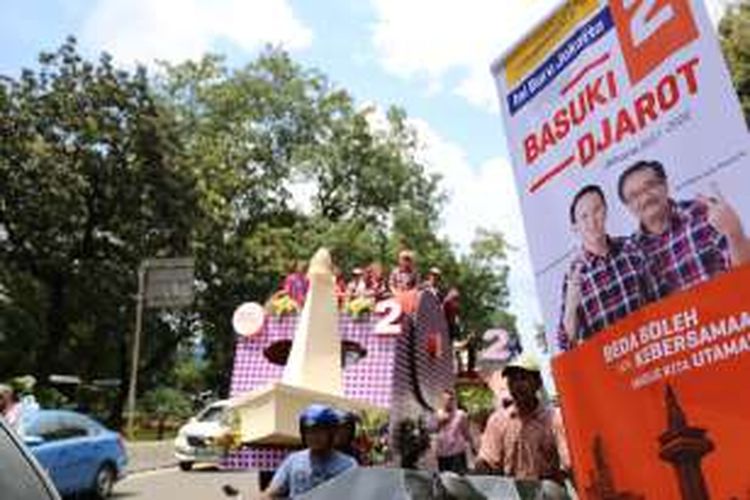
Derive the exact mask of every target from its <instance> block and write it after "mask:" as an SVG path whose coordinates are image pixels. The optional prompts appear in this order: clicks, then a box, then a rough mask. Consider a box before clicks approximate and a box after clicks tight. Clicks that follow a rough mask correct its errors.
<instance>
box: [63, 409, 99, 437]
mask: <svg viewBox="0 0 750 500" xmlns="http://www.w3.org/2000/svg"><path fill="white" fill-rule="evenodd" d="M62 426H63V428H64V429H66V430H67V432H68V433H70V434H71V435H72V436H87V435H88V436H91V435H94V434H97V433H98V432H99V431H100V430H101V427H100V426H99V424H97V423H96V422H94V421H93V420H91V419H90V418H88V417H86V416H84V415H79V414H77V413H65V414H63V415H62Z"/></svg>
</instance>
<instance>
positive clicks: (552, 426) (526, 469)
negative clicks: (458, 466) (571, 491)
mask: <svg viewBox="0 0 750 500" xmlns="http://www.w3.org/2000/svg"><path fill="white" fill-rule="evenodd" d="M479 458H480V459H482V460H484V461H485V462H487V463H488V464H489V465H490V467H492V468H493V469H494V470H496V471H497V472H499V473H500V474H502V475H505V476H511V477H514V478H516V479H534V480H540V479H554V478H555V477H558V475H559V472H560V470H561V469H567V468H568V467H569V465H570V458H569V456H568V447H567V443H566V440H565V430H564V428H563V426H562V419H561V418H560V414H559V412H557V410H555V409H553V408H549V407H544V406H542V405H541V404H540V405H539V406H538V407H537V409H536V410H534V412H533V413H532V414H531V415H528V416H526V417H520V416H519V415H518V413H517V412H516V411H515V410H512V411H508V410H497V411H495V413H493V414H492V416H491V417H490V419H489V420H488V421H487V426H486V427H485V430H484V434H482V441H481V447H480V449H479Z"/></svg>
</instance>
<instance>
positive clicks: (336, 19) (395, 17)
mask: <svg viewBox="0 0 750 500" xmlns="http://www.w3.org/2000/svg"><path fill="white" fill-rule="evenodd" d="M722 1H725V0H708V2H707V3H708V4H709V8H711V9H712V10H713V11H714V12H716V10H717V9H718V4H719V3H721V2H722ZM555 3H557V2H556V1H555V0H495V1H494V2H488V1H486V0H462V1H461V2H429V1H426V0H356V1H355V0H349V1H347V0H325V1H321V0H317V1H314V0H304V1H303V0H213V1H211V0H32V1H25V2H22V1H17V0H16V1H14V0H4V1H3V2H2V4H3V5H2V7H3V16H2V18H0V46H2V47H3V50H2V51H1V52H0V74H5V75H10V76H17V75H18V73H19V71H20V69H21V68H22V67H29V66H33V65H34V62H35V59H36V55H37V54H38V53H39V51H41V50H53V49H54V48H56V47H57V46H58V45H59V44H60V43H61V42H62V41H63V39H64V37H65V36H66V35H68V34H72V35H75V36H76V37H77V38H78V39H79V42H80V44H81V47H82V50H83V51H84V52H86V53H87V54H88V55H92V56H93V55H95V54H97V53H98V52H101V51H102V50H107V51H108V52H110V53H112V54H113V55H114V56H115V59H116V61H117V62H119V63H120V64H124V65H130V64H132V63H133V61H135V60H138V61H140V62H144V63H146V64H149V63H152V62H153V61H154V60H155V59H157V58H158V59H167V60H170V61H172V62H178V61H181V60H184V59H185V58H191V57H198V56H200V54H202V53H204V52H207V51H210V52H220V53H224V54H226V55H227V57H228V61H229V63H230V64H231V65H235V66H239V65H242V64H244V63H246V62H248V61H249V60H251V59H252V58H253V57H254V55H256V54H257V52H258V50H260V48H261V47H262V46H263V45H264V44H265V43H268V42H271V43H280V44H282V45H283V46H284V47H285V48H286V49H287V50H289V51H290V52H291V54H292V56H293V57H294V58H295V59H296V60H298V61H300V62H302V63H303V64H305V65H308V66H314V67H316V68H318V69H320V70H322V71H323V72H324V73H326V74H327V75H328V77H329V78H330V79H331V80H332V81H333V82H334V83H336V84H339V85H341V86H343V87H345V88H347V89H349V90H350V91H351V92H352V94H353V95H354V96H355V97H356V98H357V99H358V100H359V101H360V102H361V103H363V104H375V105H377V106H378V107H379V108H381V109H382V108H385V107H387V106H389V105H391V104H396V105H399V106H401V107H403V108H404V109H405V110H406V111H407V113H408V115H409V116H410V118H411V120H412V124H413V125H414V126H415V128H416V129H417V131H418V132H419V134H420V137H421V139H422V151H421V153H420V155H421V158H422V159H423V160H424V162H425V163H426V164H427V165H428V167H429V169H430V170H431V171H433V172H437V173H440V174H442V175H443V176H444V179H445V181H444V187H445V188H446V189H447V190H448V192H449V194H450V195H451V199H450V200H451V201H450V203H449V205H448V207H447V208H446V211H445V214H444V217H443V221H442V222H443V228H442V231H443V232H444V234H446V235H447V236H448V237H450V239H451V240H452V241H454V242H455V243H456V245H457V246H458V247H459V248H466V245H467V244H468V243H469V241H470V240H471V237H472V235H473V233H474V231H475V229H476V228H477V227H479V226H483V227H487V228H491V229H499V230H501V231H503V232H504V233H505V234H506V236H507V238H508V240H509V241H510V242H511V243H512V244H513V245H514V246H515V247H517V248H518V249H517V250H516V251H514V252H512V253H511V256H510V264H511V276H510V280H511V290H512V297H511V307H512V310H513V312H514V313H516V314H517V315H518V316H519V318H520V325H519V326H520V327H521V331H522V333H523V334H529V333H530V332H531V331H532V328H533V325H534V323H537V322H539V321H540V314H539V310H538V306H537V301H536V298H535V290H534V285H533V275H532V272H531V266H530V263H529V260H528V253H527V251H526V241H525V237H524V233H523V227H522V222H521V215H520V211H519V206H518V200H517V197H516V194H515V188H514V185H513V177H512V170H511V167H510V161H509V159H508V158H507V152H506V145H505V138H504V136H503V129H502V125H501V123H500V117H499V111H498V104H497V102H496V98H495V95H494V90H493V84H492V79H491V77H490V74H489V69H488V68H489V64H490V62H491V60H492V59H493V58H494V57H496V56H497V55H499V54H500V53H501V52H502V51H503V50H505V49H506V48H507V47H508V46H509V44H511V43H512V42H513V41H514V40H515V39H517V38H518V37H519V36H520V35H521V34H522V33H523V32H524V31H525V30H527V29H528V28H529V27H530V26H531V25H532V24H533V23H534V22H535V21H536V20H538V19H539V18H540V17H541V16H542V15H543V14H544V12H546V11H547V10H549V9H550V8H551V7H552V6H553V5H554V4H555ZM525 336H526V335H525ZM524 344H525V347H527V348H530V349H532V350H535V349H534V348H535V346H534V345H533V344H534V343H533V341H532V340H531V339H528V338H527V339H525V341H524Z"/></svg>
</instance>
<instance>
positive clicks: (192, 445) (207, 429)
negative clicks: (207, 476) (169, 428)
mask: <svg viewBox="0 0 750 500" xmlns="http://www.w3.org/2000/svg"><path fill="white" fill-rule="evenodd" d="M228 406H229V401H228V400H226V399H224V400H220V401H216V402H214V403H211V404H210V405H208V406H207V407H205V408H204V409H203V410H202V411H201V412H200V413H199V414H198V415H196V416H195V417H193V418H191V419H190V421H188V423H186V424H185V425H183V426H182V427H180V431H179V432H178V433H177V437H176V438H175V440H174V447H175V457H177V461H178V462H179V464H180V469H182V470H184V471H188V470H190V469H192V468H193V464H194V463H196V462H200V463H212V464H217V463H219V460H220V459H221V457H222V455H223V453H224V450H223V448H222V447H221V446H220V445H219V444H218V443H217V442H216V441H217V438H218V437H220V436H222V435H224V434H226V432H227V431H228V427H227V424H226V419H225V416H226V410H227V408H228Z"/></svg>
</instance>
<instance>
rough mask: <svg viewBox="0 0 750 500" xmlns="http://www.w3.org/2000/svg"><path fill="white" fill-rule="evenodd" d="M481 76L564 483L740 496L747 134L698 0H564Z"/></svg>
mask: <svg viewBox="0 0 750 500" xmlns="http://www.w3.org/2000/svg"><path fill="white" fill-rule="evenodd" d="M492 72H493V76H494V78H495V82H496V86H497V91H498V95H499V99H500V104H501V109H502V116H503V120H504V126H505V132H506V135H507V140H508V149H509V153H510V155H511V159H512V162H513V168H514V174H515V178H516V183H517V188H518V192H519V198H520V201H521V208H522V212H523V217H524V223H525V227H526V234H527V239H528V241H529V250H530V254H531V259H532V264H533V267H534V272H535V279H536V284H537V291H538V294H539V299H540V302H541V305H542V312H543V315H544V323H545V331H546V332H547V335H548V340H549V341H550V344H551V345H553V346H554V350H555V353H556V357H555V359H554V360H553V371H554V375H555V381H556V384H557V388H558V392H559V395H560V398H561V403H562V408H563V414H564V417H565V423H566V428H567V430H568V433H569V440H570V446H571V450H572V455H573V460H574V466H575V472H576V475H577V485H578V487H579V492H580V493H581V494H582V495H583V496H584V497H586V498H659V499H661V498H690V499H693V498H709V497H710V498H732V497H737V498H740V497H742V498H744V497H746V496H747V495H748V492H750V470H744V469H747V467H745V466H744V465H743V464H744V463H745V461H744V460H743V458H742V453H744V450H745V449H747V448H748V444H750V443H745V442H744V438H742V436H743V434H744V430H745V429H748V428H750V397H748V396H747V395H746V394H745V392H746V391H744V392H743V390H742V384H743V383H742V382H741V381H742V380H746V379H747V378H748V377H750V354H748V351H749V350H750V239H749V238H748V234H747V231H746V227H747V226H748V224H750V222H749V221H750V196H748V193H749V192H750V178H749V177H748V173H749V171H748V163H749V162H750V155H749V147H750V143H749V142H748V133H747V127H746V124H745V120H744V118H743V115H742V111H741V108H740V106H739V102H738V100H737V96H736V94H735V92H734V89H733V87H732V84H731V80H730V77H729V72H728V70H727V67H726V65H725V62H724V59H723V57H722V55H721V52H720V47H719V44H718V40H717V37H716V33H715V29H714V27H713V26H712V24H711V22H710V19H709V17H708V14H707V12H706V9H705V6H704V4H703V2H702V1H701V0H609V1H607V0H568V1H566V2H564V3H562V4H561V5H560V6H559V7H558V8H557V9H556V10H555V11H554V12H553V13H552V14H551V15H550V16H549V17H548V18H546V19H545V20H544V22H542V23H541V24H540V25H539V26H537V27H536V28H535V29H534V30H532V31H531V32H530V33H529V34H528V35H527V36H526V37H525V38H524V39H523V40H522V41H521V42H520V43H519V44H518V45H517V46H515V47H514V48H513V49H512V50H511V51H509V52H508V53H507V54H505V55H504V56H502V57H501V58H499V59H498V60H497V61H496V62H495V63H494V64H493V66H492ZM612 495H614V496H612Z"/></svg>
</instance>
